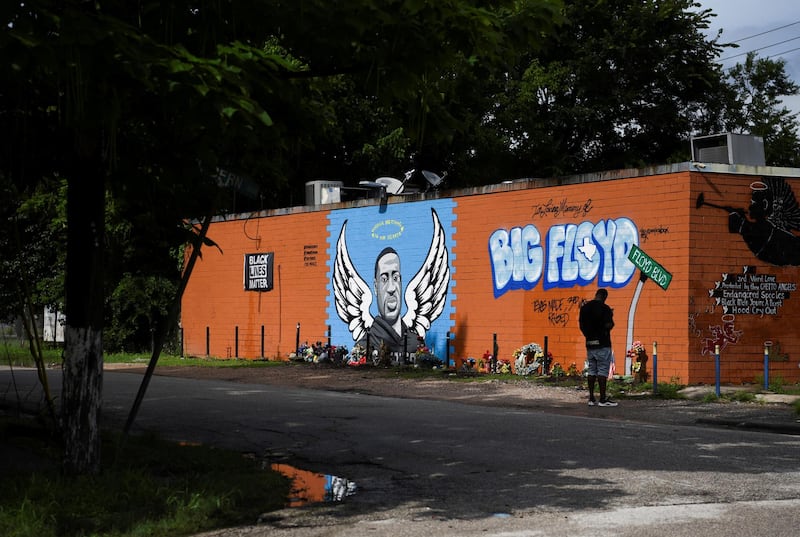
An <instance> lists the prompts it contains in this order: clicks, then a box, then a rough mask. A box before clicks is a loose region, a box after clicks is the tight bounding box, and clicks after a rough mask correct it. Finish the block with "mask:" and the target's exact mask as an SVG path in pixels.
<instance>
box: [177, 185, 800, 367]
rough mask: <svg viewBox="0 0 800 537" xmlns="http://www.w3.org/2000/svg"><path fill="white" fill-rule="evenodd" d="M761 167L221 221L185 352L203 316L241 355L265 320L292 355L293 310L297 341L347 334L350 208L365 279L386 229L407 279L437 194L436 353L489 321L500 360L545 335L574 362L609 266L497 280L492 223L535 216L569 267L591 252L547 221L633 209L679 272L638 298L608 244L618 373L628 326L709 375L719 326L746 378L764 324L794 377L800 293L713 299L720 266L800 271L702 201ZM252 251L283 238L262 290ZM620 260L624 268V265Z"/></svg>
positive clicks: (222, 347)
mask: <svg viewBox="0 0 800 537" xmlns="http://www.w3.org/2000/svg"><path fill="white" fill-rule="evenodd" d="M756 179H758V178H757V177H752V176H741V175H739V176H729V175H720V174H700V173H695V172H688V171H686V172H676V173H670V174H662V175H655V176H644V177H636V178H627V179H613V180H602V181H596V182H587V183H581V184H568V185H563V186H548V187H545V188H532V187H531V186H532V185H533V183H531V184H527V185H526V184H515V185H512V186H511V187H508V189H507V190H506V189H504V188H503V187H497V188H487V189H481V190H476V191H465V192H461V193H456V194H455V195H454V196H453V197H452V198H441V199H437V200H424V199H423V200H415V201H413V202H407V203H403V202H402V201H403V200H402V198H399V197H394V198H390V201H389V203H388V205H385V206H383V207H381V206H378V205H375V204H369V203H368V204H365V205H364V206H358V207H345V206H342V207H339V206H334V207H331V208H327V207H326V210H317V211H312V210H308V211H303V210H298V211H297V212H296V213H289V214H278V215H272V216H266V217H261V218H250V219H248V220H239V219H235V220H228V221H217V222H215V223H214V224H212V226H211V229H210V232H209V236H210V237H211V238H212V239H213V240H214V241H216V242H217V243H218V244H219V245H220V247H221V249H222V253H221V252H219V251H217V250H215V249H212V248H205V249H204V253H203V258H202V260H200V261H199V262H198V265H197V267H196V269H195V273H194V274H193V276H192V278H191V282H190V285H189V287H188V288H187V290H186V294H185V297H184V301H183V312H182V323H183V328H184V334H185V336H184V337H185V349H186V352H187V353H188V354H192V355H201V356H202V355H205V354H207V352H206V327H210V328H209V330H210V332H211V336H210V346H209V352H208V354H210V355H212V356H218V357H226V356H233V355H234V354H235V348H236V343H235V328H236V327H237V326H238V327H239V344H238V355H239V356H240V357H244V358H257V357H259V356H261V349H260V339H261V338H260V331H261V326H264V333H265V336H264V345H265V351H264V355H265V356H266V357H267V358H278V359H285V358H286V357H287V356H288V354H289V353H290V352H292V351H294V349H295V344H296V341H295V337H296V324H297V323H298V322H299V323H301V330H300V339H301V342H302V341H309V342H314V341H325V339H326V338H327V335H328V326H329V325H330V326H331V327H332V332H331V334H332V343H333V344H334V345H345V346H348V347H349V346H351V345H352V344H353V340H352V338H351V337H350V333H349V331H348V328H347V324H346V323H343V322H342V320H341V319H339V318H338V316H337V313H336V310H335V307H334V306H333V303H334V296H333V292H332V283H331V281H332V271H333V258H334V257H335V256H336V249H335V245H336V241H337V237H338V234H339V232H340V230H341V229H342V224H343V222H345V221H346V222H347V226H348V227H347V235H348V238H347V241H348V248H350V249H352V250H353V251H354V252H356V249H357V248H358V249H359V250H358V251H359V252H361V251H362V250H363V252H365V253H363V254H362V255H363V256H364V258H365V259H366V261H363V260H362V261H361V265H360V266H359V267H357V270H358V271H359V272H360V273H361V276H362V277H363V279H364V280H365V281H369V284H370V285H371V283H372V274H371V271H372V267H371V263H372V262H373V261H372V260H374V257H375V252H377V251H378V250H379V249H380V248H382V247H383V246H386V245H391V246H397V248H398V251H400V255H401V258H402V259H411V260H412V261H409V262H406V261H403V263H404V265H413V267H409V268H406V270H408V271H411V272H409V273H408V274H407V275H405V276H404V284H407V283H408V281H409V280H410V279H411V275H413V270H416V266H417V265H419V263H420V262H421V261H417V260H418V259H422V258H424V255H425V253H426V252H427V250H428V248H429V247H430V244H431V236H432V224H431V220H430V219H431V216H430V214H431V210H432V209H433V210H435V211H436V212H437V213H438V214H439V216H440V218H441V220H442V224H443V226H444V229H445V233H446V241H445V242H446V248H447V249H448V251H449V255H450V261H449V263H450V271H451V282H450V284H449V291H448V299H447V304H446V307H445V310H444V313H443V314H442V316H441V317H440V318H439V319H437V320H436V321H435V322H434V325H433V326H432V327H431V328H430V330H429V332H428V336H429V338H428V339H429V340H430V341H428V342H429V344H430V345H431V346H432V347H434V348H435V349H436V351H437V355H439V356H440V357H443V349H444V343H443V341H444V337H445V335H444V334H445V333H447V332H449V333H451V335H452V340H451V341H450V349H451V358H452V359H455V360H456V361H457V362H460V361H461V360H463V359H465V358H468V357H473V358H476V359H480V358H481V357H482V355H483V354H484V352H485V351H487V350H490V349H491V348H492V344H493V341H494V338H495V337H496V341H497V344H498V350H499V352H498V357H499V358H501V359H507V360H512V354H513V351H514V350H515V349H516V348H518V347H520V346H522V345H524V344H527V343H530V342H536V343H539V344H540V345H544V342H545V338H547V344H548V349H549V350H550V352H552V354H553V357H554V361H555V362H558V363H559V364H560V365H561V366H562V367H563V368H564V369H567V368H568V367H569V366H570V365H571V364H573V363H574V364H575V365H576V367H578V368H579V369H581V368H582V367H583V362H584V357H585V349H584V345H583V339H582V337H581V334H580V332H579V330H578V327H577V319H578V308H579V304H580V302H581V300H584V299H590V298H591V297H592V296H593V295H594V292H595V290H596V289H597V287H598V278H600V276H598V275H597V274H593V275H592V277H591V278H589V279H588V280H585V279H583V277H582V276H581V277H579V278H578V279H577V280H573V279H571V277H566V276H564V275H565V274H568V272H564V273H562V274H560V275H561V277H562V279H560V280H557V281H554V282H548V281H547V274H546V272H545V273H542V274H541V277H540V279H539V280H538V281H537V282H536V283H535V284H533V283H530V282H528V283H526V282H525V281H516V280H514V281H513V282H512V285H510V287H508V288H503V289H500V290H498V289H496V288H495V283H494V279H493V278H494V276H495V274H494V271H493V257H492V255H493V254H492V251H493V250H492V244H490V243H491V241H492V240H493V239H492V237H493V233H495V232H499V235H497V236H496V237H502V236H503V233H504V232H509V233H510V232H511V231H512V230H513V229H515V228H518V229H525V230H526V233H531V232H532V230H535V231H536V232H538V234H539V243H538V246H541V248H540V249H537V248H534V249H533V250H532V251H533V252H534V253H533V255H534V256H535V255H536V252H538V253H541V255H542V256H543V258H542V260H543V267H542V268H543V270H545V271H547V270H548V268H550V267H551V266H554V267H556V268H569V267H570V266H572V265H571V264H570V263H571V260H575V259H578V258H579V256H581V255H583V254H582V253H580V252H579V251H578V249H577V248H578V246H580V245H579V244H575V245H574V246H573V247H572V249H571V250H570V251H568V252H563V253H562V255H555V256H554V257H552V259H551V258H550V256H551V254H552V252H556V253H557V248H558V244H560V243H558V241H556V242H554V243H553V244H555V245H556V246H555V247H554V248H552V252H551V244H550V243H549V242H548V241H549V238H548V237H549V233H551V232H552V233H553V236H554V237H555V236H557V233H558V232H560V230H562V229H567V227H568V226H571V225H572V226H581V225H582V226H584V227H581V228H579V229H582V230H585V229H589V228H587V227H585V226H589V225H591V226H597V225H601V224H602V226H608V225H609V223H615V224H619V225H627V224H626V223H629V224H632V226H633V234H634V237H635V241H636V242H635V244H637V245H638V247H639V248H641V249H642V250H643V251H644V252H646V254H647V255H648V256H650V257H652V258H653V259H655V260H656V261H657V262H658V263H660V264H661V265H662V266H663V267H664V268H666V269H667V270H668V271H669V272H671V274H672V280H671V282H670V284H669V286H668V289H667V290H664V289H662V288H661V287H659V286H658V285H656V284H655V283H654V282H653V281H645V282H644V283H643V284H641V287H640V290H639V294H638V300H636V301H634V298H635V296H636V290H637V288H638V287H639V274H640V273H639V271H638V270H637V269H634V267H633V265H632V264H631V263H630V261H627V249H626V250H625V251H618V252H616V253H615V256H614V257H613V259H614V262H615V263H616V265H617V266H616V268H617V270H618V271H619V275H621V277H623V278H624V281H622V282H606V283H603V284H602V285H603V286H607V288H608V289H609V299H608V303H609V305H610V306H611V307H612V308H614V315H615V321H616V327H615V329H614V331H613V333H612V335H613V345H614V351H615V355H616V367H617V372H618V373H622V372H623V369H624V366H625V353H626V350H627V346H628V344H629V342H630V341H636V340H639V341H642V342H643V343H644V346H645V348H646V350H647V353H648V355H651V354H652V351H653V343H654V342H657V351H658V356H657V358H658V380H659V381H660V382H669V381H670V380H671V379H674V380H676V381H678V382H681V383H698V382H703V383H710V382H714V380H715V378H714V375H715V370H714V357H713V353H712V354H711V355H710V354H709V353H708V352H707V348H708V346H709V345H710V343H709V342H713V341H715V340H719V342H720V343H721V344H722V347H723V349H722V353H723V355H724V356H723V359H722V363H723V365H722V368H721V369H722V371H721V372H722V378H723V381H725V382H748V381H750V382H752V381H754V380H756V379H758V377H759V375H761V374H762V373H763V343H764V341H766V340H771V341H773V342H774V343H775V347H773V350H774V351H775V354H776V355H775V357H774V358H773V360H772V361H771V367H770V375H771V377H773V378H774V377H775V376H777V375H780V376H781V377H782V378H783V379H785V380H787V381H788V380H800V369H799V368H798V359H799V358H800V348H799V347H800V337H799V336H798V335H797V333H796V330H794V326H793V324H794V321H793V320H794V319H797V318H798V313H800V311H798V305H797V299H796V297H795V296H794V295H796V293H794V292H791V293H790V294H789V295H787V297H788V298H786V299H785V300H783V302H782V305H781V306H780V308H778V309H777V312H776V313H773V314H769V315H763V316H761V315H754V314H737V315H735V319H733V320H732V319H731V317H730V316H729V315H727V316H725V317H724V318H723V314H722V313H721V309H720V307H715V298H716V297H713V296H711V294H712V293H713V289H714V287H715V282H717V281H718V280H720V279H721V277H722V274H723V273H734V272H741V270H742V267H743V266H750V267H753V270H754V271H755V273H756V274H764V275H769V276H770V278H773V277H774V279H775V280H776V281H778V282H781V283H783V284H785V285H794V284H796V282H797V280H798V267H797V266H775V265H773V264H769V263H765V262H763V261H760V260H759V259H757V258H756V257H755V255H754V254H753V252H751V251H750V249H748V247H747V246H746V245H745V244H744V241H743V240H742V237H741V236H739V235H738V234H735V233H731V232H729V231H728V213H727V212H725V211H724V210H720V209H715V208H711V207H709V206H705V205H704V206H702V207H700V208H698V207H697V206H696V201H697V196H698V195H699V194H700V193H701V192H702V193H704V195H705V197H706V201H709V202H713V201H716V202H719V203H721V204H723V205H732V206H734V207H742V208H746V207H747V206H748V204H749V200H750V192H751V189H750V184H751V183H752V182H753V181H754V180H756ZM797 181H798V180H796V179H794V180H791V179H787V180H786V182H787V184H788V185H789V187H790V188H791V189H793V190H794V191H798V190H800V185H798V182H797ZM528 187H531V188H528ZM629 227H630V226H629ZM603 229H606V228H605V227H604V228H603ZM626 229H627V228H626ZM376 230H377V231H376ZM389 231H391V232H392V233H389ZM617 232H618V233H621V232H620V230H619V229H618V230H617ZM579 233H580V231H579ZM526 236H527V235H526ZM395 239H397V240H395ZM401 239H402V241H406V242H401ZM563 244H566V243H563ZM563 244H562V245H563ZM496 246H497V245H496V244H495V247H496ZM520 251H521V250H520ZM252 252H274V253H275V272H274V281H275V288H274V289H273V290H271V291H269V292H263V293H259V292H252V291H244V290H243V286H242V271H243V256H244V254H245V253H252ZM587 252H590V250H587ZM534 265H536V263H531V264H529V265H526V266H527V267H528V270H529V274H533V272H535V271H534V269H532V268H531V267H533V266H534ZM496 266H497V267H500V266H501V265H496ZM580 266H586V265H585V264H584V265H580ZM580 270H583V269H580ZM499 272H502V271H499ZM526 274H528V273H526ZM626 274H627V275H629V276H630V277H628V278H625V276H626ZM506 275H507V274H506ZM564 278H566V279H564ZM500 280H502V278H500ZM426 341H427V340H426ZM704 349H705V350H704ZM651 367H652V357H651V361H650V362H649V363H648V369H650V368H651Z"/></svg>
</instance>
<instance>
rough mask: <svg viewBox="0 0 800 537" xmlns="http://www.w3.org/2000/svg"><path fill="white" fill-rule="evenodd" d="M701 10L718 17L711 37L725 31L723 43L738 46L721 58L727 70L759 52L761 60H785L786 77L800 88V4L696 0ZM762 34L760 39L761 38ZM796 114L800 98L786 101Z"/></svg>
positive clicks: (793, 1) (792, 1)
mask: <svg viewBox="0 0 800 537" xmlns="http://www.w3.org/2000/svg"><path fill="white" fill-rule="evenodd" d="M697 1H698V3H699V4H701V5H702V9H710V10H712V11H713V12H714V13H716V15H717V16H716V17H712V19H711V27H710V28H709V33H710V35H711V36H714V35H716V33H717V30H719V29H720V28H721V29H722V30H723V33H722V38H721V39H720V42H723V43H726V42H736V43H737V44H738V45H739V48H738V49H727V50H726V51H725V52H724V53H723V54H722V56H721V58H720V59H721V60H723V61H722V65H723V67H725V68H728V67H732V66H734V65H736V63H739V62H743V61H744V59H745V54H746V53H747V52H749V51H756V53H757V54H758V55H759V57H761V58H769V59H772V60H777V59H783V60H784V61H785V62H786V74H787V75H788V76H789V77H790V78H791V79H792V80H793V81H794V82H795V83H796V84H798V85H800V0H697ZM759 34H760V35H759ZM784 104H785V105H786V106H787V107H788V108H789V109H790V110H792V111H793V112H800V95H795V96H793V97H789V98H787V99H784Z"/></svg>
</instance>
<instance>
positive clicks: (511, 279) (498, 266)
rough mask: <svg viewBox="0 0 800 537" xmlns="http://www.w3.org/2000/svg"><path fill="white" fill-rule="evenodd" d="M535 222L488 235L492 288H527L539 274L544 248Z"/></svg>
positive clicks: (532, 284) (540, 273) (540, 272)
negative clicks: (534, 224)
mask: <svg viewBox="0 0 800 537" xmlns="http://www.w3.org/2000/svg"><path fill="white" fill-rule="evenodd" d="M541 240H542V239H541V235H540V234H539V230H538V229H536V226H533V225H530V224H529V225H527V226H525V227H524V228H519V227H515V228H512V229H511V231H510V232H509V231H506V230H505V229H498V230H497V231H495V232H494V233H492V235H491V237H489V255H490V256H491V259H492V276H493V279H494V287H495V289H496V290H497V289H502V290H503V291H502V292H505V291H507V290H509V289H530V288H532V287H534V286H535V285H536V284H537V283H538V282H539V280H540V279H541V277H542V266H543V263H542V260H543V258H544V252H543V250H542V247H541V245H540V243H541ZM501 294H502V293H501Z"/></svg>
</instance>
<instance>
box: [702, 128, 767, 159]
mask: <svg viewBox="0 0 800 537" xmlns="http://www.w3.org/2000/svg"><path fill="white" fill-rule="evenodd" d="M691 144H692V160H693V161H695V162H717V163H720V164H744V165H747V166H765V165H766V161H765V159H764V138H762V137H761V136H753V135H751V134H733V133H730V132H726V133H722V134H711V135H708V136H693V137H692V138H691Z"/></svg>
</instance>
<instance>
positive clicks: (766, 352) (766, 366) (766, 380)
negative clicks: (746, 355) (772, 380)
mask: <svg viewBox="0 0 800 537" xmlns="http://www.w3.org/2000/svg"><path fill="white" fill-rule="evenodd" d="M771 346H772V342H771V341H765V342H764V390H765V391H769V348H770V347H771Z"/></svg>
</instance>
